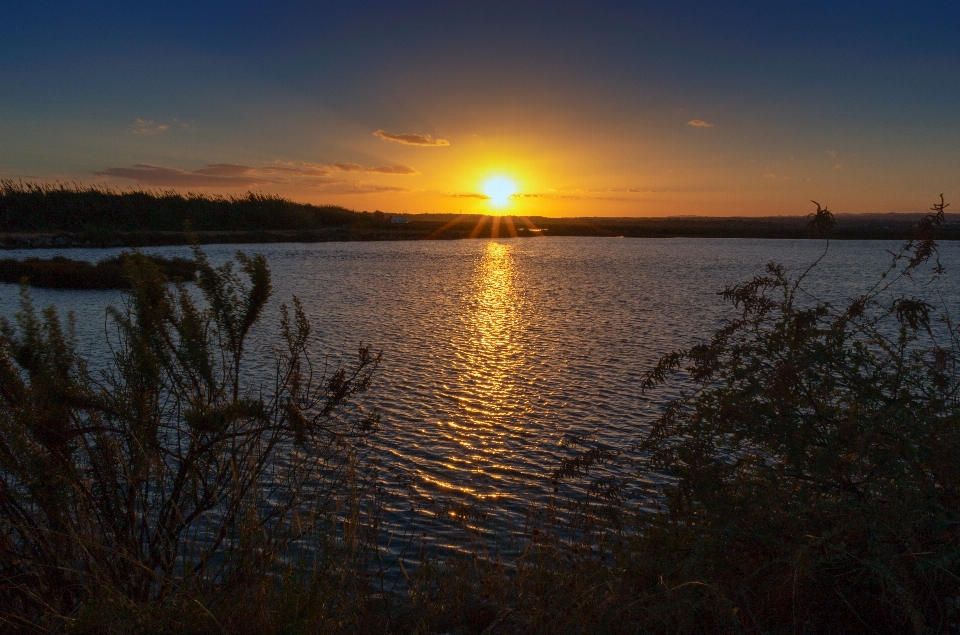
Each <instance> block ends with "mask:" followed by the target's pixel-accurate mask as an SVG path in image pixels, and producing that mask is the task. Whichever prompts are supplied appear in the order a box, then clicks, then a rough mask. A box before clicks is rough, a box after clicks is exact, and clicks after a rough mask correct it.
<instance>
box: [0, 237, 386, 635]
mask: <svg viewBox="0 0 960 635" xmlns="http://www.w3.org/2000/svg"><path fill="white" fill-rule="evenodd" d="M237 262H238V263H239V270H237V267H236V264H235V263H227V264H226V265H224V266H222V267H219V268H214V267H212V266H211V265H210V264H209V263H208V262H207V260H206V258H205V257H204V255H203V254H202V252H200V251H199V250H197V251H196V260H195V264H196V267H197V269H198V272H199V275H198V282H197V285H198V287H199V290H200V292H201V295H202V298H203V301H204V302H203V304H197V303H196V302H195V301H194V299H193V296H192V295H191V293H189V292H188V291H187V290H186V289H185V287H184V286H183V284H182V283H177V284H175V285H170V284H169V282H168V279H167V277H166V276H165V275H164V274H163V273H162V271H161V270H160V269H159V268H158V266H157V265H156V263H154V262H153V261H152V260H150V259H148V258H146V257H144V256H142V255H139V254H135V255H132V256H130V257H129V258H128V259H126V261H125V262H124V268H125V275H126V277H127V279H128V280H129V281H130V283H131V285H132V289H131V291H130V292H129V294H128V295H127V296H126V301H125V303H124V306H123V307H121V308H119V309H112V310H111V311H110V316H111V318H112V322H113V326H114V329H115V333H116V337H115V340H114V341H113V343H112V351H113V358H112V363H111V365H110V367H109V369H108V370H107V371H104V372H102V373H100V374H99V375H95V374H94V373H92V372H91V371H90V370H89V369H88V366H87V364H86V363H85V362H84V361H83V360H82V359H80V358H79V357H78V356H77V355H76V353H75V350H74V347H73V342H72V338H71V335H70V333H71V328H70V323H69V322H68V323H67V324H66V325H64V323H63V322H62V321H61V320H60V319H59V317H58V315H57V313H56V311H55V309H54V308H53V307H51V308H49V309H47V310H45V311H43V312H42V314H38V313H37V312H36V310H35V309H34V307H33V305H32V303H31V301H30V296H29V294H28V293H27V290H26V289H25V288H24V290H23V291H22V300H21V309H20V312H19V313H18V314H17V316H16V321H15V323H9V322H7V321H4V322H3V324H2V328H0V574H2V579H3V582H2V583H0V607H2V609H0V620H3V621H4V622H5V623H6V624H7V625H8V626H18V627H31V628H36V629H38V630H45V629H48V628H60V627H62V626H67V627H69V628H71V629H72V630H73V631H83V630H86V631H91V632H93V631H98V630H100V629H101V628H102V629H108V628H109V629H112V630H114V631H115V632H125V631H129V630H136V629H137V628H141V629H146V630H151V628H158V627H157V624H163V623H166V624H167V626H168V627H169V628H171V629H172V630H174V631H186V630H197V631H202V630H205V629H210V630H219V629H220V628H228V629H229V630H233V631H237V632H242V631H244V630H246V631H249V632H255V631H257V630H259V629H260V628H261V627H263V625H264V624H265V623H267V622H268V621H269V620H268V617H264V618H263V620H265V621H261V622H258V621H257V618H258V617H259V616H263V615H266V614H268V613H269V612H270V611H271V610H274V609H276V610H280V608H283V607H282V606H281V607H279V608H278V606H277V603H278V602H280V600H283V599H284V597H286V596H284V595H283V594H282V593H281V591H282V590H283V589H286V590H287V591H289V590H290V589H293V588H296V589H297V593H296V594H295V595H296V597H297V598H299V599H295V600H291V601H290V602H287V605H286V606H287V608H286V609H284V610H289V611H292V612H293V614H294V615H293V617H291V618H290V619H294V620H295V619H299V618H297V617H296V614H297V611H299V610H301V609H302V605H301V602H305V601H308V600H311V601H312V603H313V606H312V608H311V610H312V613H311V615H314V616H315V617H316V616H318V615H319V616H321V617H322V616H323V613H324V608H323V607H324V606H325V605H326V604H325V603H328V602H334V601H341V603H342V601H343V600H342V596H341V595H338V594H342V593H343V592H346V591H348V590H349V589H348V586H349V585H348V584H347V583H345V582H344V581H343V579H341V578H338V575H340V574H342V573H343V570H342V568H341V569H340V570H338V568H337V566H338V565H337V559H336V554H340V555H341V556H342V557H343V558H347V559H350V561H351V562H352V563H353V565H352V566H351V567H348V569H351V570H352V571H361V570H363V566H362V564H358V561H359V559H361V558H362V557H363V553H362V552H363V550H362V547H363V544H364V542H363V540H362V538H363V535H362V530H363V525H362V523H361V522H360V520H361V517H360V514H361V513H362V512H363V506H364V505H367V504H368V503H369V502H370V501H369V499H368V497H367V495H366V494H365V493H364V492H363V491H362V490H361V489H360V486H361V485H362V481H361V479H360V478H359V477H358V470H359V465H360V457H359V455H358V452H359V449H360V448H361V447H362V444H363V442H364V439H365V438H367V437H368V436H369V435H370V434H372V433H373V432H374V431H375V430H376V428H377V423H378V415H377V414H376V412H364V411H363V410H362V408H360V406H359V404H358V403H357V401H356V398H357V397H358V395H360V394H361V393H362V392H364V391H365V390H366V389H367V387H368V385H369V383H370V380H371V377H372V373H373V371H374V369H375V368H376V367H377V365H378V362H379V356H378V355H375V354H373V353H372V352H371V351H370V350H369V348H366V347H361V348H360V349H359V352H358V355H357V357H356V359H355V360H354V362H353V363H352V364H351V365H349V366H345V367H328V366H326V365H325V364H324V365H321V366H315V365H314V364H313V363H312V361H311V359H310V357H309V355H308V353H307V351H308V342H309V338H310V326H309V323H308V320H307V317H306V315H305V314H304V312H303V309H302V308H301V306H300V303H299V301H298V300H297V299H296V298H294V299H293V308H292V310H289V309H288V307H286V306H283V307H282V321H281V332H282V343H283V345H282V347H281V349H280V350H278V351H277V354H276V359H275V371H276V372H275V374H274V376H273V380H272V383H270V385H266V386H264V385H259V384H256V383H248V382H247V381H246V380H245V377H247V374H246V364H245V362H246V357H245V351H246V343H247V338H248V335H249V333H250V331H251V329H252V328H253V327H254V326H255V325H256V324H257V323H258V322H259V320H260V318H261V314H262V311H263V309H264V307H265V306H266V304H267V302H268V300H269V298H270V295H271V284H270V273H269V270H268V268H267V265H266V261H265V260H264V258H263V257H262V256H257V257H253V258H249V257H247V256H245V255H244V254H242V253H240V252H238V254H237ZM342 561H343V562H345V561H346V560H342ZM338 571H340V574H338ZM337 580H339V582H337ZM325 585H326V586H325ZM330 585H332V586H330ZM325 594H326V595H325ZM331 594H332V595H331ZM331 598H333V599H331ZM337 598H340V600H337ZM288 599H289V598H288ZM271 602H272V603H271ZM280 603H281V604H282V602H280ZM291 603H292V604H291ZM231 606H236V607H242V608H243V610H242V611H236V612H235V616H234V619H237V620H240V621H239V622H236V623H233V624H232V625H231V623H230V621H229V620H230V619H231V616H232V615H234V613H232V612H231V610H230V607H231ZM290 606H293V607H294V608H293V609H291V608H290ZM297 607H299V608H297ZM215 615H216V616H217V617H214V616H215ZM149 624H153V626H152V627H151V626H148V625H149ZM214 627H216V628H214Z"/></svg>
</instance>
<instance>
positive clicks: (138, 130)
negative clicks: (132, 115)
mask: <svg viewBox="0 0 960 635" xmlns="http://www.w3.org/2000/svg"><path fill="white" fill-rule="evenodd" d="M130 126H131V127H132V128H133V134H145V135H155V134H160V133H161V132H163V131H165V130H168V129H169V128H170V126H169V125H167V124H158V123H157V122H155V121H152V120H147V119H137V120H136V121H134V122H133V123H132V124H130Z"/></svg>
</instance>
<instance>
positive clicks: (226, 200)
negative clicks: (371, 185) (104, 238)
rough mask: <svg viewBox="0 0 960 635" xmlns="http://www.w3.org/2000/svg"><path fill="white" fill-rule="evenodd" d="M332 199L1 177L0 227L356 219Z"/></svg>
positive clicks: (249, 225)
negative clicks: (316, 201) (313, 202)
mask: <svg viewBox="0 0 960 635" xmlns="http://www.w3.org/2000/svg"><path fill="white" fill-rule="evenodd" d="M357 216H358V214H357V213H356V212H352V211H350V210H348V209H345V208H343V207H338V206H335V205H323V206H317V205H306V204H303V203H294V202H293V201H289V200H286V199H283V198H280V197H279V196H274V195H270V194H257V193H253V192H248V193H247V194H246V195H243V196H222V195H206V194H194V193H189V192H188V193H187V194H181V193H179V192H175V191H156V192H150V191H142V190H130V191H121V190H115V189H113V188H110V187H107V186H102V185H93V186H81V185H72V186H71V185H65V184H62V183H58V184H56V185H47V184H40V183H24V182H15V181H11V180H3V181H0V232H5V233H47V232H70V233H81V232H136V231H183V229H184V227H185V224H186V223H188V222H189V224H190V226H191V227H192V228H193V229H194V230H196V231H258V230H280V229H283V230H312V229H321V228H325V227H336V226H338V225H346V224H350V223H352V222H354V221H355V220H356V219H357Z"/></svg>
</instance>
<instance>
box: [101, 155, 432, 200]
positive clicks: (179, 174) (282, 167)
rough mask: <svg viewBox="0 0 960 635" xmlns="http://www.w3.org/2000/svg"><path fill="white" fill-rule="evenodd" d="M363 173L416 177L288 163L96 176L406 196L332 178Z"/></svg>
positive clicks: (139, 169) (400, 170)
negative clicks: (298, 187) (387, 193)
mask: <svg viewBox="0 0 960 635" xmlns="http://www.w3.org/2000/svg"><path fill="white" fill-rule="evenodd" d="M338 171H339V172H363V173H372V174H416V173H417V171H416V170H414V169H413V168H411V167H408V166H405V165H397V166H379V167H371V168H365V167H363V166H362V165H359V164H357V163H332V164H329V165H323V164H320V165H318V164H312V163H299V164H297V163H291V162H284V161H279V160H278V161H277V162H276V163H275V164H274V165H263V166H252V165H239V164H235V163H209V164H207V165H205V166H203V167H202V168H199V169H196V170H184V169H181V168H175V167H169V166H161V165H151V164H149V163H137V164H135V165H133V166H131V167H112V168H107V169H105V170H102V171H100V172H97V173H96V176H99V177H114V178H121V179H129V180H131V181H135V182H136V183H140V184H143V185H149V186H160V187H179V188H190V187H195V188H207V187H219V188H234V189H236V188H250V187H260V186H267V185H274V186H291V185H292V186H304V187H313V188H319V189H323V190H324V191H328V192H330V193H331V194H371V193H378V192H408V191H411V190H410V189H409V188H405V187H398V186H394V185H378V184H376V183H369V182H365V181H362V180H352V181H348V180H345V179H343V178H336V172H338Z"/></svg>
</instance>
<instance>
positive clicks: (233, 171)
mask: <svg viewBox="0 0 960 635" xmlns="http://www.w3.org/2000/svg"><path fill="white" fill-rule="evenodd" d="M253 170H254V168H252V167H250V166H245V165H229V164H222V163H218V164H212V165H207V166H206V167H205V168H202V169H200V170H193V171H188V170H181V169H178V168H168V167H163V166H159V165H150V164H149V163H137V164H135V165H134V166H133V167H130V168H107V169H106V170H103V171H102V172H97V173H96V175H97V176H114V177H119V178H122V179H131V180H134V181H136V182H138V183H146V184H148V185H166V186H173V187H253V186H255V185H261V184H263V183H267V182H269V180H267V179H264V178H262V177H258V176H256V175H255V174H253Z"/></svg>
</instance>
